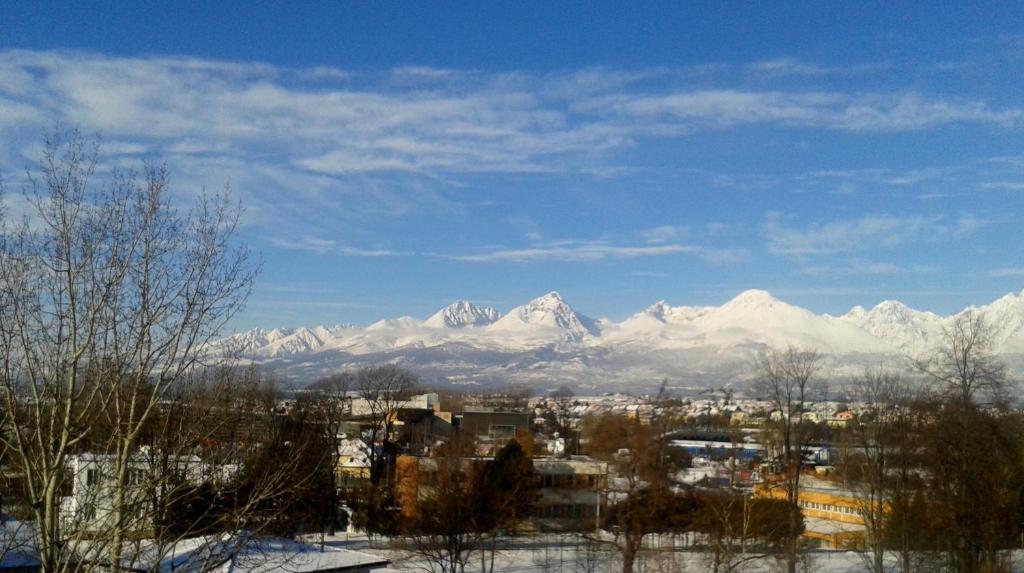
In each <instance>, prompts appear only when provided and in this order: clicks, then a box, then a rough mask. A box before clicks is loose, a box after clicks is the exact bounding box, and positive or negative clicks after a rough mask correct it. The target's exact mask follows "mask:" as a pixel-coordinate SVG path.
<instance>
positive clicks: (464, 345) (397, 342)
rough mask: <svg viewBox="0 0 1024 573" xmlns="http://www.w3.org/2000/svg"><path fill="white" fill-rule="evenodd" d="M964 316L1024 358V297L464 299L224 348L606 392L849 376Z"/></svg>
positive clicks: (314, 365) (296, 372)
mask: <svg viewBox="0 0 1024 573" xmlns="http://www.w3.org/2000/svg"><path fill="white" fill-rule="evenodd" d="M964 312H975V313H980V314H981V315H982V316H984V317H985V318H986V320H987V321H988V322H989V323H991V324H992V325H993V326H994V328H995V332H996V335H995V336H994V342H995V347H996V348H995V349H996V350H997V351H998V352H1001V353H1004V354H1008V355H1022V356H1024V291H1022V292H1021V293H1009V294H1007V295H1005V296H1003V297H1000V298H999V299H997V300H995V301H993V302H992V303H990V304H988V305H982V306H969V307H967V308H965V309H963V310H961V311H960V312H958V313H954V314H952V315H947V316H942V315H938V314H935V313H932V312H928V311H920V310H915V309H913V308H911V307H909V306H907V305H905V304H903V303H902V302H899V301H895V300H886V301H882V302H880V303H878V304H877V305H875V306H874V307H872V308H871V309H866V308H864V307H862V306H859V305H858V306H854V307H853V308H851V309H850V310H849V311H848V312H846V313H845V314H842V315H840V316H831V315H829V314H817V313H814V312H812V311H810V310H807V309H804V308H801V307H799V306H795V305H792V304H789V303H787V302H785V301H784V300H781V299H779V298H776V297H775V296H773V295H772V294H771V293H769V292H767V291H764V290H757V289H750V290H746V291H743V292H741V293H739V294H738V295H736V296H735V297H733V298H732V299H730V300H729V301H727V302H725V303H724V304H722V305H720V306H672V305H671V304H669V303H668V302H666V301H664V300H662V301H658V302H656V303H654V304H652V305H650V306H648V307H647V308H645V309H642V310H640V311H638V312H637V313H635V314H633V315H631V316H629V317H627V318H626V319H625V320H622V321H619V322H615V321H611V320H607V319H600V320H595V319H592V318H590V317H588V316H586V315H584V314H581V313H579V312H578V311H577V310H576V309H575V308H573V307H572V306H571V305H570V304H569V303H568V302H567V301H566V300H565V299H564V298H563V297H562V295H561V294H559V293H558V292H557V291H551V292H549V293H547V294H544V295H542V296H539V297H537V298H535V299H533V300H531V301H529V302H527V303H525V304H523V305H519V306H517V307H514V308H512V309H511V310H509V311H508V312H507V313H506V314H504V315H502V314H501V313H499V312H498V311H497V310H495V309H493V308H490V307H483V306H477V305H474V304H473V303H471V302H470V301H468V300H457V301H455V302H453V303H451V304H449V305H447V306H445V307H444V308H442V309H440V310H439V311H438V312H436V313H434V314H433V315H431V317H429V318H427V319H426V320H419V319H416V318H413V317H410V316H403V317H399V318H392V319H382V320H379V321H377V322H375V323H373V324H371V325H369V326H367V327H362V328H361V327H355V326H351V325H340V326H334V327H325V326H315V327H297V328H275V329H260V328H256V329H251V330H248V331H245V332H240V333H237V334H235V335H232V336H230V337H228V338H226V339H224V340H223V341H221V343H219V345H220V346H221V347H227V346H231V347H232V348H234V349H236V350H239V351H240V352H241V353H242V355H243V356H246V357H247V358H248V359H249V360H251V361H253V362H259V363H267V364H274V365H275V367H277V368H281V369H282V370H284V372H283V374H284V375H285V376H289V377H305V376H309V375H310V373H311V372H323V373H327V372H330V371H334V370H337V369H339V368H344V367H349V366H353V365H358V364H365V363H372V362H379V361H382V360H387V361H392V362H399V363H402V362H405V363H407V364H409V365H410V366H412V367H415V368H417V369H419V370H422V371H425V372H430V373H431V376H433V377H435V378H436V379H438V380H447V381H449V382H453V383H455V382H454V381H455V380H463V379H467V380H469V382H466V383H477V381H476V380H475V379H476V378H479V377H486V378H487V379H488V380H491V381H494V382H495V383H497V382H499V381H523V380H524V379H525V380H527V381H529V382H533V383H535V382H537V381H538V380H543V381H545V383H546V382H547V381H550V380H563V381H567V380H570V381H575V382H578V383H579V382H581V381H583V382H587V381H588V380H589V381H590V382H588V383H594V384H598V385H599V384H600V382H599V381H600V380H603V379H609V380H620V381H622V382H623V383H625V378H628V377H635V376H642V377H648V376H656V375H658V376H666V375H667V376H671V377H674V378H677V379H679V380H691V381H693V380H698V381H699V380H702V379H703V380H710V379H719V378H722V377H724V376H727V375H726V372H734V373H735V372H738V371H739V370H738V369H739V365H741V364H744V363H749V357H750V356H751V354H752V353H755V352H757V351H758V350H760V349H763V348H767V347H769V346H784V345H787V344H794V345H797V346H801V347H808V348H815V349H817V350H819V351H821V352H822V353H823V354H826V355H827V356H829V357H830V358H831V360H832V361H833V362H834V366H835V367H836V368H837V369H838V370H837V371H843V370H844V369H846V370H850V371H851V372H852V371H853V370H854V369H855V365H857V364H862V363H863V364H866V363H871V362H874V363H876V364H877V363H878V362H880V361H882V362H884V361H886V360H890V361H894V360H897V359H902V357H905V356H919V355H920V354H921V353H922V352H925V351H926V350H927V349H928V348H930V347H932V346H933V345H934V344H935V343H936V342H937V341H938V340H939V339H940V337H941V335H942V331H943V328H945V327H946V326H947V325H948V324H950V323H951V322H952V320H954V319H955V317H957V316H959V315H960V314H962V313H964ZM1022 362H1024V359H1022Z"/></svg>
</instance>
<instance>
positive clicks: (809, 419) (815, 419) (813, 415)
mask: <svg viewBox="0 0 1024 573" xmlns="http://www.w3.org/2000/svg"><path fill="white" fill-rule="evenodd" d="M800 420H801V421H803V422H806V423H810V424H820V423H821V414H819V413H817V412H814V411H811V412H804V413H802V414H800Z"/></svg>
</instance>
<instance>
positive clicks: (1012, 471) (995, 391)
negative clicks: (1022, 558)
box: [917, 311, 1024, 573]
mask: <svg viewBox="0 0 1024 573" xmlns="http://www.w3.org/2000/svg"><path fill="white" fill-rule="evenodd" d="M994 335H995V330H994V326H993V325H990V324H987V323H986V322H985V320H984V317H983V316H982V315H980V314H977V313H974V312H971V311H968V312H965V313H963V314H960V315H958V316H957V317H956V318H955V319H954V320H953V322H952V324H951V325H950V326H949V327H948V328H946V329H944V330H943V335H942V337H941V339H940V341H939V345H938V346H937V347H936V348H935V349H934V350H933V352H932V354H931V355H930V356H929V357H928V358H926V359H924V360H919V361H917V367H918V369H919V370H920V371H921V372H922V373H923V374H924V375H925V376H926V377H927V379H928V380H929V381H930V382H932V383H933V384H934V386H935V395H936V396H937V397H938V403H939V408H938V411H937V415H936V417H935V420H934V422H933V423H932V424H930V427H929V437H928V440H927V441H926V442H925V443H924V444H923V448H922V449H923V450H924V452H923V457H924V462H923V463H924V465H925V468H926V471H927V473H928V475H929V477H930V482H929V486H930V487H929V492H928V493H929V496H928V497H929V500H928V501H929V502H930V503H932V504H933V505H936V506H938V507H940V508H941V509H942V514H943V520H942V522H943V525H944V529H945V531H946V532H947V533H946V536H947V547H946V549H947V552H946V553H947V555H948V562H949V565H950V567H951V568H952V569H954V570H956V571H962V572H966V573H975V572H977V571H999V570H1006V568H1007V564H1006V562H1005V560H1006V555H1005V554H1004V553H1003V552H1004V550H1005V549H1007V548H1008V547H1009V546H1010V544H1014V545H1015V544H1016V541H1017V539H1015V538H1016V537H1017V536H1016V535H1015V534H1014V533H1015V532H1016V531H1017V530H1019V528H1020V520H1019V507H1020V505H1019V496H1020V491H1021V490H1022V488H1024V483H1022V480H1024V467H1022V464H1021V462H1020V460H1021V459H1022V456H1024V453H1022V448H1024V443H1022V440H1021V435H1022V434H1024V430H1022V429H1021V425H1022V422H1021V419H1020V417H1019V416H1018V415H1015V414H1014V413H1012V412H1009V411H1008V410H1007V409H1006V406H1005V404H1006V399H1005V398H1006V393H1007V390H1008V389H1009V388H1010V386H1011V382H1012V381H1011V379H1010V378H1009V376H1008V374H1007V370H1006V366H1005V364H1004V363H1003V362H1002V361H1001V360H1000V359H999V357H998V356H996V355H995V351H994V348H993V345H994Z"/></svg>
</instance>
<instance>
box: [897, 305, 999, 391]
mask: <svg viewBox="0 0 1024 573" xmlns="http://www.w3.org/2000/svg"><path fill="white" fill-rule="evenodd" d="M995 334H996V329H995V325H991V324H988V323H987V322H986V320H985V316H984V315H982V314H980V313H977V312H974V311H970V310H969V311H966V312H964V313H961V314H959V315H957V316H956V317H955V318H954V319H953V322H952V324H950V325H949V326H947V327H944V328H943V329H942V335H941V337H940V338H939V341H938V344H937V345H936V346H935V347H934V348H933V349H932V352H931V354H930V355H928V356H926V357H925V358H922V359H918V360H915V361H914V364H915V366H916V367H917V370H918V371H920V372H921V373H922V374H924V375H925V376H927V377H928V378H929V379H930V380H931V381H932V382H933V383H934V384H935V386H936V392H937V393H938V394H939V395H940V396H942V397H943V398H945V399H947V400H955V401H956V402H958V403H959V404H961V405H962V406H964V407H967V406H969V405H970V404H973V403H976V402H978V401H980V400H987V402H985V403H986V404H994V403H995V404H1002V403H1005V399H1006V393H1007V390H1008V389H1009V385H1010V379H1009V376H1008V373H1007V370H1006V364H1005V363H1004V362H1003V361H1002V360H1000V359H999V357H998V356H996V354H995V349H994V347H993V346H994V343H995V340H994V337H995Z"/></svg>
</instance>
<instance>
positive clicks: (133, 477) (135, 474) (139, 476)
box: [128, 470, 146, 485]
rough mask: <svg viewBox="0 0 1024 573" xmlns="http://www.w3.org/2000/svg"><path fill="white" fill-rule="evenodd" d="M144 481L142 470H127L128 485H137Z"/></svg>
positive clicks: (144, 473)
mask: <svg viewBox="0 0 1024 573" xmlns="http://www.w3.org/2000/svg"><path fill="white" fill-rule="evenodd" d="M144 481H146V472H145V471H144V470H128V484H129V485H139V484H141V483H142V482H144Z"/></svg>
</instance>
